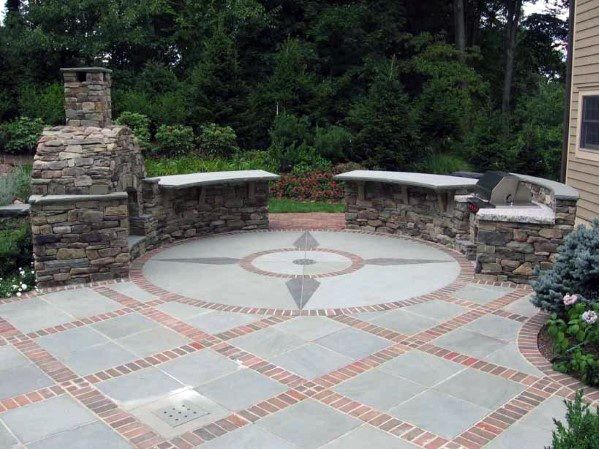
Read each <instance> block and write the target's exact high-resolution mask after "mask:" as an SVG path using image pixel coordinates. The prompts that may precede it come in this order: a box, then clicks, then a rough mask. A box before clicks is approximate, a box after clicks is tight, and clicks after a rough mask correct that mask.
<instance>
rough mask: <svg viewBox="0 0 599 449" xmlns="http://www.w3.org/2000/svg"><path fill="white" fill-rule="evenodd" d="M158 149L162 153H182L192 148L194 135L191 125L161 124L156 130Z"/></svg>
mask: <svg viewBox="0 0 599 449" xmlns="http://www.w3.org/2000/svg"><path fill="white" fill-rule="evenodd" d="M156 142H157V143H158V151H159V153H161V154H164V155H183V154H187V153H189V152H190V151H191V150H193V149H194V146H195V145H194V143H195V137H194V135H193V129H192V128H191V126H184V125H161V126H160V127H159V128H158V130H157V131H156Z"/></svg>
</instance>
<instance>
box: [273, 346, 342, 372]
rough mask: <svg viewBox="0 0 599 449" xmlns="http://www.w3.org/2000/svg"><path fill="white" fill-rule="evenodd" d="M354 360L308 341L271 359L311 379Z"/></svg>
mask: <svg viewBox="0 0 599 449" xmlns="http://www.w3.org/2000/svg"><path fill="white" fill-rule="evenodd" d="M352 361H353V360H352V359H351V358H350V357H347V356H345V355H342V354H339V353H337V352H335V351H331V350H330V349H328V348H325V347H324V346H320V345H317V344H315V343H307V344H305V345H303V346H300V347H299V348H297V349H293V350H291V351H288V352H286V353H284V354H281V355H279V356H278V357H275V358H273V359H272V360H271V362H272V363H274V364H275V365H278V366H280V367H282V368H284V369H286V370H287V371H291V372H292V373H295V374H297V375H298V376H301V377H303V378H304V379H310V380H311V379H315V378H317V377H320V376H324V375H325V374H328V373H330V372H331V371H334V370H336V369H339V368H342V367H344V366H346V365H349V364H350V363H351V362H352Z"/></svg>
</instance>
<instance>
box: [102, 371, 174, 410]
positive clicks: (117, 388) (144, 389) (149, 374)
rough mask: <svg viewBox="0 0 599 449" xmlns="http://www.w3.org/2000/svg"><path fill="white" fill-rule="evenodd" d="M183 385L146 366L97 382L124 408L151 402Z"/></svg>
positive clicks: (103, 390)
mask: <svg viewBox="0 0 599 449" xmlns="http://www.w3.org/2000/svg"><path fill="white" fill-rule="evenodd" d="M184 387H185V386H184V385H183V384H181V383H180V382H178V381H176V380H175V379H173V378H172V377H171V376H169V375H167V374H166V373H164V372H162V371H160V370H158V369H156V368H146V369H143V370H141V371H136V372H133V373H129V374H126V375H124V376H121V377H117V378H114V379H109V380H106V381H104V382H100V383H99V384H98V388H99V389H100V390H101V391H102V392H104V393H105V394H106V395H107V396H108V397H109V398H111V399H113V400H115V401H118V402H119V403H121V404H122V406H123V407H125V408H126V409H132V408H135V407H139V406H140V405H143V404H144V403H148V402H153V401H155V400H157V399H159V398H160V397H162V396H167V395H170V394H173V393H175V392H177V391H180V390H182V389H183V388H184Z"/></svg>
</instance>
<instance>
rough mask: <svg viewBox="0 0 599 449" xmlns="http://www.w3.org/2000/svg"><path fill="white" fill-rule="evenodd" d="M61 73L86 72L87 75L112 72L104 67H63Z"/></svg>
mask: <svg viewBox="0 0 599 449" xmlns="http://www.w3.org/2000/svg"><path fill="white" fill-rule="evenodd" d="M60 71H61V72H88V73H94V72H95V73H98V72H102V73H112V70H110V69H107V68H105V67H63V68H62V69H60Z"/></svg>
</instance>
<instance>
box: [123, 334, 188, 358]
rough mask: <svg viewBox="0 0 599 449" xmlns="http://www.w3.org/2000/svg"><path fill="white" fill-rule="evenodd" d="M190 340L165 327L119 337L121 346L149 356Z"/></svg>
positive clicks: (140, 354) (142, 355)
mask: <svg viewBox="0 0 599 449" xmlns="http://www.w3.org/2000/svg"><path fill="white" fill-rule="evenodd" d="M190 341H191V340H189V339H188V338H185V337H183V336H181V335H180V334H178V333H177V332H175V331H172V330H170V329H165V328H163V327H160V328H157V329H149V330H145V331H142V332H138V333H136V334H132V335H129V336H127V337H123V338H119V339H118V342H119V344H120V345H121V346H123V347H124V348H125V349H127V350H128V351H131V352H133V353H134V354H137V355H138V356H139V357H147V356H150V355H152V354H156V353H158V352H162V351H166V350H167V349H172V348H176V347H179V346H183V345H186V344H188V343H189V342H190Z"/></svg>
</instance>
